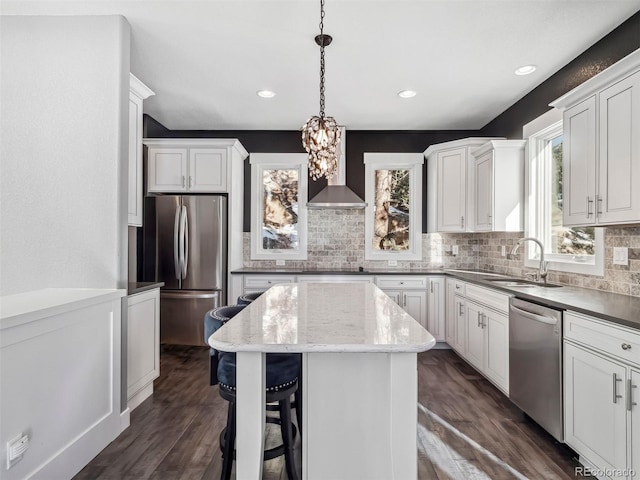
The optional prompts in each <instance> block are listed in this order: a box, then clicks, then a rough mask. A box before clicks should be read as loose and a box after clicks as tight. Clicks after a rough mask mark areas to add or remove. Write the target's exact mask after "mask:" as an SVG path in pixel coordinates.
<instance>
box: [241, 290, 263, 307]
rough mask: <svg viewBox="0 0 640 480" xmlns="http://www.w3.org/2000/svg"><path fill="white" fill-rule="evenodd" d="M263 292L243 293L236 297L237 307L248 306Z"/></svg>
mask: <svg viewBox="0 0 640 480" xmlns="http://www.w3.org/2000/svg"><path fill="white" fill-rule="evenodd" d="M263 293H264V292H254V293H245V294H244V295H240V296H239V297H238V305H249V304H250V303H251V302H253V301H254V300H255V299H256V298H258V297H259V296H260V295H262V294H263Z"/></svg>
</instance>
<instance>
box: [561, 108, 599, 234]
mask: <svg viewBox="0 0 640 480" xmlns="http://www.w3.org/2000/svg"><path fill="white" fill-rule="evenodd" d="M562 128H563V143H562V149H563V152H562V188H563V192H562V198H563V206H562V207H563V208H562V214H563V223H564V225H567V226H568V225H589V224H591V225H593V224H595V223H596V216H595V209H596V205H595V203H596V99H595V96H593V97H589V98H588V99H586V100H584V101H583V102H580V103H579V104H578V105H575V106H573V107H571V108H569V109H567V110H565V112H564V114H563V124H562Z"/></svg>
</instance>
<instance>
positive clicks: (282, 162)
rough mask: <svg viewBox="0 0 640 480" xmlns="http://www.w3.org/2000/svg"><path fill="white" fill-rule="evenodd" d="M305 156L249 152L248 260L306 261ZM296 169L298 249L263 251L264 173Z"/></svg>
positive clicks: (306, 187)
mask: <svg viewBox="0 0 640 480" xmlns="http://www.w3.org/2000/svg"><path fill="white" fill-rule="evenodd" d="M307 160H308V156H307V154H306V153H252V154H251V155H250V157H249V164H250V165H251V260H306V259H307V201H308V194H307V192H308V182H309V178H308V175H309V174H308V169H307ZM278 169H282V170H298V248H297V249H295V250H293V249H292V250H282V249H265V248H263V247H262V225H263V220H264V206H263V200H264V188H262V187H263V185H262V177H263V172H264V171H265V170H278Z"/></svg>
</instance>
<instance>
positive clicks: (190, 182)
mask: <svg viewBox="0 0 640 480" xmlns="http://www.w3.org/2000/svg"><path fill="white" fill-rule="evenodd" d="M191 187H193V177H192V176H191V175H189V188H191Z"/></svg>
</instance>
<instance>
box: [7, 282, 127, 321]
mask: <svg viewBox="0 0 640 480" xmlns="http://www.w3.org/2000/svg"><path fill="white" fill-rule="evenodd" d="M125 295H126V292H125V290H119V289H106V288H105V289H103V288H44V289H41V290H33V291H30V292H24V293H18V294H15V295H4V296H2V297H0V329H2V330H4V329H5V328H11V327H15V326H17V325H21V324H24V323H28V322H32V321H35V320H40V319H42V318H45V317H51V316H53V315H59V314H61V313H65V312H68V311H71V310H77V309H80V308H85V307H87V306H89V305H95V304H97V303H101V302H107V301H110V300H115V299H117V298H121V297H124V296H125Z"/></svg>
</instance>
